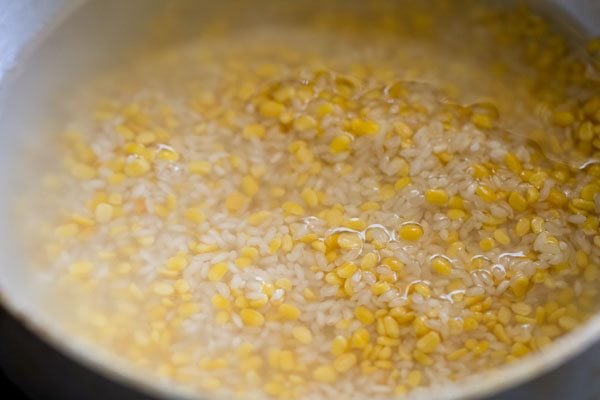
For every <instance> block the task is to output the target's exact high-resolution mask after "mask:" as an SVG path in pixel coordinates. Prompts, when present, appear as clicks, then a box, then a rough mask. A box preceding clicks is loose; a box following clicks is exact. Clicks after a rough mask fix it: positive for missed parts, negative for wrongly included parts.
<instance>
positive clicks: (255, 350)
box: [29, 1, 600, 399]
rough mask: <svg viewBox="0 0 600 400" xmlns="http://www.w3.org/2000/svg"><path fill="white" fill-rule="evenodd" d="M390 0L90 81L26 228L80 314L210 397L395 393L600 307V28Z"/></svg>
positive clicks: (462, 370)
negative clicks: (581, 42)
mask: <svg viewBox="0 0 600 400" xmlns="http://www.w3.org/2000/svg"><path fill="white" fill-rule="evenodd" d="M374 4H376V5H364V4H363V5H362V7H363V8H361V9H360V12H355V13H352V7H347V6H345V7H344V10H345V11H344V13H343V14H342V13H341V11H340V9H339V8H338V9H328V8H327V7H325V8H324V11H323V13H322V14H320V15H319V16H318V17H317V16H314V17H311V18H305V19H302V18H299V19H298V20H295V21H294V23H291V22H289V21H287V24H279V25H277V24H276V23H274V24H273V25H272V26H265V24H260V23H259V24H256V23H255V24H254V25H252V24H250V25H245V26H243V28H239V27H238V28H237V29H236V26H235V25H233V24H232V25H230V26H229V25H226V24H224V23H222V21H218V22H216V23H214V24H211V25H209V26H207V27H206V29H204V30H203V31H202V32H201V33H200V34H198V36H197V37H196V39H194V40H188V41H187V43H184V44H181V45H179V46H170V47H167V48H166V49H164V50H162V51H153V52H148V54H146V53H142V55H141V56H140V59H138V60H137V61H136V62H134V63H132V64H131V65H128V66H126V67H124V68H122V69H121V70H120V71H116V72H114V73H110V74H107V76H104V77H102V78H100V79H98V80H97V81H95V82H94V83H93V84H92V83H90V84H89V85H87V86H85V88H84V90H81V91H80V92H81V93H79V94H77V95H73V99H74V100H73V101H71V102H70V103H69V106H68V108H67V117H66V118H65V122H64V133H63V134H61V135H60V139H59V140H58V141H57V142H56V139H55V143H53V144H49V145H48V146H49V147H47V148H51V149H52V151H51V152H48V150H46V152H47V153H50V154H52V157H55V158H56V159H57V160H60V162H55V163H54V164H55V166H54V167H50V168H49V172H48V173H47V174H46V175H45V177H44V179H43V182H42V183H41V184H40V185H39V187H38V188H37V189H36V192H35V196H32V197H35V198H36V199H43V202H44V207H43V212H42V211H41V210H40V211H39V212H36V213H35V215H34V217H35V218H34V219H33V221H32V231H35V232H36V234H34V235H33V236H31V237H30V238H29V241H30V242H31V244H32V245H33V247H35V248H39V249H42V251H41V252H38V254H37V258H36V259H35V260H34V261H35V264H36V265H37V267H36V269H35V275H36V279H37V280H38V281H40V282H42V286H44V285H45V286H47V287H48V298H49V299H50V300H49V301H48V304H52V303H53V302H57V303H60V302H61V301H66V302H67V304H68V305H69V307H68V312H67V313H66V314H68V316H67V315H65V313H64V312H63V313H62V314H59V313H58V311H57V312H56V313H57V314H56V315H61V318H63V319H64V321H65V322H64V324H65V329H68V330H69V331H71V332H76V333H77V334H78V335H80V336H82V337H84V338H86V339H87V340H89V341H90V342H92V343H96V344H97V345H99V346H100V347H103V348H105V349H108V351H110V352H112V353H114V354H116V355H118V357H120V358H121V359H124V360H126V362H127V363H129V364H130V365H132V366H135V368H136V369H139V370H141V371H144V373H145V374H149V375H150V376H157V377H159V378H160V379H163V380H166V381H171V382H174V383H176V384H181V385H184V386H186V387H189V388H192V389H194V390H197V391H198V392H199V393H206V392H210V393H214V394H215V395H216V396H218V395H222V396H225V397H226V398H231V397H232V396H240V397H244V398H265V397H266V398H284V399H291V398H306V399H325V398H339V399H351V398H367V397H370V398H389V397H391V396H394V395H403V394H405V393H409V392H412V391H419V390H424V388H426V387H429V386H433V385H438V384H444V383H447V382H452V381H456V380H460V379H463V378H465V377H468V376H470V375H472V374H473V373H475V372H478V371H483V370H487V369H491V368H496V367H500V366H502V365H504V364H507V363H513V362H515V361H517V360H519V359H520V358H521V357H525V356H528V355H529V354H530V353H533V352H537V351H540V349H542V348H544V347H545V346H547V345H549V344H551V343H552V342H553V341H554V340H555V339H557V338H559V337H560V336H561V335H564V334H566V333H567V332H569V331H571V330H573V329H575V328H576V327H577V326H578V325H580V324H581V323H583V322H584V321H585V320H586V319H587V318H588V317H589V316H590V315H592V314H593V313H594V312H595V310H597V304H598V302H597V297H598V289H597V288H598V281H599V277H600V275H599V270H598V266H599V264H600V235H599V231H598V211H599V210H600V196H599V193H600V180H599V178H600V165H599V164H597V163H596V160H597V159H598V155H599V149H600V96H599V91H598V88H599V87H598V81H597V80H595V79H596V78H597V75H595V74H596V73H597V65H598V64H597V61H593V57H594V56H597V54H598V51H599V50H600V43H599V42H598V41H592V42H590V43H589V45H588V49H587V50H588V52H589V57H592V58H591V60H592V61H589V60H590V59H588V61H589V62H588V63H587V64H586V63H585V62H584V60H583V59H582V58H578V57H577V56H575V55H573V53H570V52H569V51H570V50H569V44H568V42H567V41H566V40H565V39H564V38H562V37H561V36H559V35H558V34H556V33H555V32H554V31H553V30H552V29H551V28H550V26H549V25H548V23H547V22H545V21H544V20H543V19H541V18H540V17H539V16H536V15H534V14H532V13H531V12H530V11H528V10H526V9H524V8H515V9H509V10H495V9H492V8H485V7H483V6H482V5H481V4H478V3H477V2H470V3H461V4H463V6H464V4H468V5H469V7H464V8H462V10H463V11H462V12H460V13H459V12H456V10H454V11H452V10H450V8H451V7H450V5H449V4H450V3H449V2H443V1H440V2H436V3H431V4H434V7H432V8H431V9H429V10H427V12H424V11H423V10H419V9H418V7H414V6H413V7H412V8H411V9H410V10H408V9H402V10H401V11H402V12H399V11H398V10H395V9H390V8H389V7H390V4H388V3H384V2H379V3H375V2H374ZM377 4H378V6H377ZM385 4H387V6H385ZM400 4H402V3H400ZM405 6H406V5H405ZM377 7H379V8H377ZM386 7H388V8H386ZM365 8H366V9H365ZM391 10H392V11H393V10H395V11H394V12H392V11H391ZM334 11H335V12H334ZM441 21H445V22H444V25H443V26H444V29H442V28H441V27H440V25H441ZM453 21H455V22H453ZM466 39H469V40H466ZM448 40H451V42H452V43H450V42H448ZM467 42H468V43H467ZM453 46H454V47H453ZM596 60H597V59H596ZM594 63H596V64H594ZM474 99H478V100H479V101H473V100H474ZM532 138H533V140H532ZM540 138H541V139H540ZM536 139H537V140H536ZM47 148H46V149H47ZM561 157H563V158H561ZM565 157H566V158H565ZM565 159H568V160H570V161H573V160H575V161H577V160H586V161H587V163H582V164H575V165H574V164H573V162H571V163H570V164H566V163H561V162H559V161H561V160H565ZM31 201H32V202H33V203H35V199H32V200H31ZM36 210H37V209H36ZM60 299H62V300H60ZM63 305H64V304H63ZM63 310H64V309H63Z"/></svg>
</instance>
